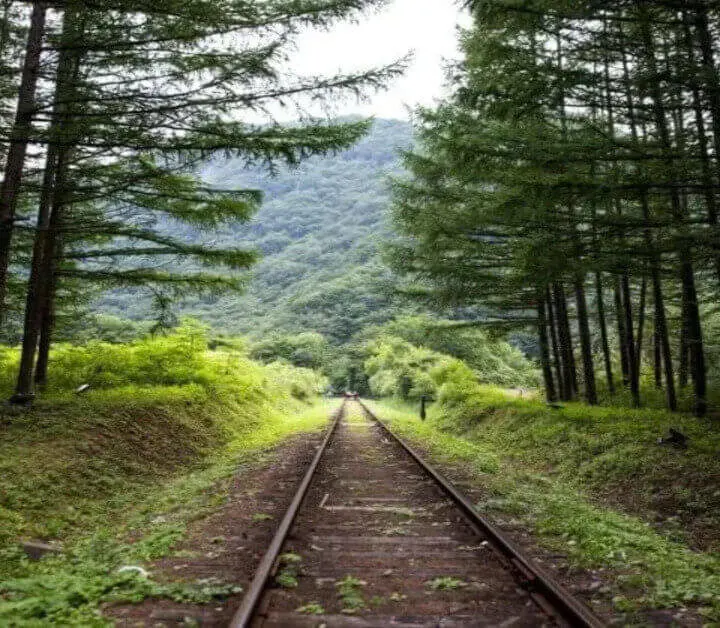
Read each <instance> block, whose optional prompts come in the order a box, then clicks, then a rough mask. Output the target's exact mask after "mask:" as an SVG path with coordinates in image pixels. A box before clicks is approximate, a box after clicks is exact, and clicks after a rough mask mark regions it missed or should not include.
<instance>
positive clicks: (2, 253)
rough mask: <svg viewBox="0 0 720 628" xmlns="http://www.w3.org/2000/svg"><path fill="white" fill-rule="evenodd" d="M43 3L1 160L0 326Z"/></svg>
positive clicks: (34, 20)
mask: <svg viewBox="0 0 720 628" xmlns="http://www.w3.org/2000/svg"><path fill="white" fill-rule="evenodd" d="M48 4H49V3H47V2H34V3H33V11H32V15H31V17H30V29H29V31H28V36H27V46H26V50H25V61H24V62H23V70H22V77H21V79H20V90H19V93H18V103H17V113H16V115H15V122H14V124H13V127H12V131H11V133H10V148H9V150H8V155H7V160H6V162H5V173H4V179H3V182H2V186H0V325H1V324H2V322H3V319H4V317H5V307H6V304H5V299H6V297H7V285H8V272H9V264H10V246H11V244H12V233H13V230H14V225H15V212H16V210H17V202H18V195H19V192H20V185H21V184H22V176H23V170H24V168H25V156H26V154H27V147H28V143H29V142H28V138H29V135H30V131H31V129H32V119H33V115H34V111H35V93H36V91H37V83H38V76H39V73H40V58H41V56H42V44H43V38H44V36H45V18H46V16H47V9H48Z"/></svg>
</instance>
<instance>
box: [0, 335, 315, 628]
mask: <svg viewBox="0 0 720 628" xmlns="http://www.w3.org/2000/svg"><path fill="white" fill-rule="evenodd" d="M53 364H54V366H53V368H55V369H56V372H55V373H53V378H52V380H51V381H52V382H53V384H52V388H50V389H48V390H46V391H45V393H44V394H43V396H42V398H41V399H39V400H38V401H36V403H35V404H34V405H33V406H32V407H31V408H12V407H3V408H0V625H3V626H9V625H12V626H16V625H17V626H23V625H33V626H38V625H78V626H94V625H104V624H105V623H107V622H108V620H107V619H104V618H102V617H101V616H100V607H101V606H102V605H103V604H106V603H110V602H113V603H117V602H120V601H123V600H125V601H133V602H138V601H140V600H142V599H143V598H145V597H149V596H155V597H161V598H166V599H191V600H196V601H205V602H207V601H212V600H217V599H223V598H224V597H227V596H228V595H232V594H233V591H234V589H235V588H236V587H237V584H236V579H235V578H232V579H224V578H223V577H219V578H211V579H210V580H204V579H203V577H201V576H198V577H197V578H193V577H192V576H189V577H187V578H184V579H180V580H177V581H174V582H170V581H168V580H163V579H160V578H158V577H157V575H158V574H157V573H155V572H154V571H153V569H151V568H150V567H149V566H148V565H149V564H150V563H151V562H152V561H154V560H156V559H159V558H161V557H164V556H168V555H170V554H172V553H173V551H174V549H173V548H175V547H176V546H177V544H178V543H179V542H180V540H181V539H183V538H185V537H186V536H187V535H188V533H189V528H190V526H191V524H192V521H194V520H197V519H198V518H201V517H204V516H207V515H209V514H210V513H212V512H214V511H215V510H216V509H217V508H220V507H221V506H222V505H223V504H224V503H225V502H226V501H227V500H228V499H230V498H231V496H232V495H233V494H234V493H233V490H235V491H236V492H237V490H240V489H238V488H237V487H244V486H245V485H247V490H249V487H250V478H251V477H255V476H256V475H257V476H260V475H261V474H262V470H263V469H264V468H266V467H267V466H268V465H272V464H273V463H274V460H275V458H274V457H273V456H274V455H280V451H281V450H278V449H277V448H278V447H280V446H281V445H282V446H283V447H284V446H290V445H283V443H286V442H287V439H288V438H290V437H292V436H293V435H294V434H299V433H303V434H307V433H310V434H312V433H316V432H317V431H318V430H321V428H322V426H324V425H325V423H326V421H327V414H328V412H327V409H326V406H325V404H323V403H317V402H316V401H315V399H316V397H315V396H314V395H315V384H316V382H315V381H314V379H313V378H314V377H315V376H314V375H312V374H311V373H310V372H306V371H304V370H303V369H293V368H292V367H289V366H283V365H269V366H263V365H260V364H257V363H255V362H252V361H251V360H249V359H247V357H246V356H245V355H244V353H243V352H242V351H234V350H229V349H228V350H218V351H208V350H207V342H206V341H205V338H204V337H203V334H202V332H201V331H200V330H198V329H195V328H193V327H185V328H181V329H180V330H179V331H177V332H175V333H173V334H170V335H169V336H158V337H156V338H149V339H144V340H139V341H136V342H134V343H129V344H125V345H110V344H109V343H95V344H91V345H87V346H80V347H71V346H67V347H62V346H61V347H58V349H57V353H56V354H55V356H54V360H53ZM5 366H6V369H7V370H6V371H3V376H7V381H8V382H9V381H11V380H12V374H11V371H12V368H13V362H12V356H10V358H9V362H8V363H6V364H5ZM8 371H9V372H10V374H8ZM6 383H7V382H6V381H5V380H4V379H3V377H0V392H1V393H5V394H6V393H7V390H5V389H3V386H4V385H5V384H6ZM80 384H90V386H89V388H88V389H86V390H84V391H83V392H74V391H75V390H76V388H77V387H78V386H79V385H80ZM301 440H303V442H305V441H306V440H307V439H301ZM276 451H277V454H274V453H273V452H276ZM233 487H236V489H233ZM242 490H245V488H242ZM218 535H219V534H218ZM38 559H39V560H38Z"/></svg>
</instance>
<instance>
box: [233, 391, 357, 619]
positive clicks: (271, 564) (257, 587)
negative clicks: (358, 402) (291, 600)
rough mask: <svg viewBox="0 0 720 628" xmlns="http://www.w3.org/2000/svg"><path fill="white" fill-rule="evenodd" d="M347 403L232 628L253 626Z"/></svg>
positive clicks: (270, 547) (271, 544)
mask: <svg viewBox="0 0 720 628" xmlns="http://www.w3.org/2000/svg"><path fill="white" fill-rule="evenodd" d="M346 404H347V399H345V400H343V403H342V405H341V406H340V408H339V409H338V411H337V413H336V414H335V417H334V419H333V422H332V424H331V426H330V428H329V429H328V431H327V434H325V438H324V439H323V442H322V444H321V445H320V447H319V448H318V450H317V453H316V454H315V457H314V458H313V461H312V462H311V463H310V466H309V467H308V469H307V471H306V472H305V476H304V477H303V479H302V482H301V483H300V486H298V489H297V492H296V493H295V497H293V500H292V502H291V503H290V506H289V507H288V509H287V511H286V512H285V516H284V517H283V519H282V521H281V522H280V525H279V526H278V529H277V532H275V536H274V537H273V540H272V541H271V542H270V545H269V547H268V549H267V551H266V552H265V555H264V556H263V558H262V560H261V561H260V564H259V565H258V568H257V570H256V571H255V576H254V577H253V580H252V582H251V583H250V587H249V588H248V590H247V593H246V594H245V596H244V597H243V600H242V603H241V604H240V608H238V610H237V612H236V613H235V615H233V618H232V620H231V621H230V624H228V625H229V627H230V628H247V626H249V625H250V622H251V621H252V619H253V617H254V615H255V612H256V611H257V608H258V605H259V604H260V600H261V598H262V596H263V592H264V591H265V587H266V586H267V583H268V580H269V579H270V576H271V575H272V573H273V570H274V569H275V566H276V563H277V559H278V556H279V555H280V551H281V550H282V546H283V545H284V544H285V540H286V538H287V535H288V533H289V532H290V529H291V528H292V525H293V523H294V522H295V519H296V517H297V514H298V512H299V510H300V507H301V506H302V503H303V501H304V499H305V495H307V492H308V489H309V488H310V483H311V482H312V479H313V477H314V475H315V471H317V467H318V465H319V464H320V460H321V458H322V457H323V454H324V453H325V450H326V449H327V446H328V443H329V442H330V439H331V438H332V436H333V434H334V433H335V430H336V429H337V426H338V424H339V423H340V421H341V420H342V418H343V416H344V414H345V406H346Z"/></svg>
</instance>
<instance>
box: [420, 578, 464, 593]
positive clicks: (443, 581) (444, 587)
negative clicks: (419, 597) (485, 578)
mask: <svg viewBox="0 0 720 628" xmlns="http://www.w3.org/2000/svg"><path fill="white" fill-rule="evenodd" d="M425 585H426V586H428V587H430V588H431V589H432V590H433V591H454V590H455V589H461V588H462V587H466V586H467V585H468V584H467V582H464V581H462V580H460V579H459V578H453V577H452V576H440V577H438V578H435V579H433V580H428V581H427V582H426V583H425Z"/></svg>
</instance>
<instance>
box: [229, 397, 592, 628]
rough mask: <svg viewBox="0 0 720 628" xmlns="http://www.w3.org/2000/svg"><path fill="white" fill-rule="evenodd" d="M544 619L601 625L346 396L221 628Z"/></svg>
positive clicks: (464, 626) (456, 626) (403, 627)
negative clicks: (244, 590) (231, 615)
mask: <svg viewBox="0 0 720 628" xmlns="http://www.w3.org/2000/svg"><path fill="white" fill-rule="evenodd" d="M278 582H279V583H281V584H278ZM282 585H284V586H282ZM555 625H565V626H567V625H570V626H585V627H587V626H590V627H599V626H603V625H604V624H603V622H602V621H600V620H599V619H598V618H597V617H596V616H595V615H593V614H592V612H590V610H589V609H588V608H587V607H585V606H584V605H583V604H582V603H581V602H580V601H579V600H577V599H576V598H574V597H573V596H572V595H571V594H570V593H569V592H567V591H566V590H565V589H564V588H563V587H562V586H561V585H560V584H558V583H557V582H556V581H555V580H554V579H553V578H552V577H551V576H550V575H548V574H547V573H545V572H544V571H542V570H541V569H539V568H538V567H537V566H536V565H535V564H534V563H533V562H532V561H530V560H529V559H527V558H526V557H524V556H523V555H522V552H520V551H519V549H518V548H517V547H515V546H514V545H513V544H512V543H511V542H510V541H508V540H507V539H506V538H505V537H504V536H503V535H502V534H501V533H500V532H499V531H498V530H497V529H496V528H495V527H494V526H493V525H492V524H491V523H490V522H488V521H487V520H486V519H484V518H483V517H481V516H480V515H479V514H478V513H477V512H476V511H475V509H474V508H473V505H472V504H471V502H470V501H469V500H468V499H467V498H466V497H464V496H463V495H462V494H461V493H460V492H459V491H458V490H457V489H456V488H455V487H453V486H452V485H451V484H450V483H449V482H448V481H447V480H446V479H445V478H444V477H443V476H442V475H441V474H440V473H439V472H438V471H437V470H435V469H434V468H433V467H432V466H431V465H429V464H428V463H427V462H425V461H424V460H423V458H422V457H421V456H420V455H419V454H418V453H417V452H416V451H415V450H413V449H412V448H411V447H410V446H408V445H407V444H406V443H405V442H404V441H402V440H401V439H400V438H398V437H397V436H396V435H395V434H393V432H392V431H391V430H390V429H389V428H388V427H387V426H386V425H385V424H384V423H382V421H381V420H380V419H378V418H377V417H376V416H375V415H374V414H373V413H372V412H371V411H370V410H369V408H367V406H365V405H364V404H363V403H362V402H357V403H355V402H352V401H347V400H345V401H344V402H343V404H342V406H341V407H340V409H339V410H338V411H337V412H336V414H335V415H334V417H333V420H332V423H331V426H330V428H329V429H328V432H327V434H326V436H325V439H324V440H323V443H322V444H321V446H320V447H319V448H318V451H317V453H316V455H315V458H314V459H313V461H312V463H311V464H310V466H309V467H308V470H307V472H306V474H305V476H304V478H303V480H302V482H301V483H300V486H299V487H298V490H297V493H296V494H295V497H294V498H293V501H292V503H291V505H290V507H289V508H288V510H287V512H286V514H285V517H284V518H283V520H282V522H281V523H280V526H279V527H278V530H277V532H276V534H275V537H274V539H273V541H272V543H271V544H270V546H269V548H268V550H267V552H266V554H265V556H264V557H263V559H262V561H261V563H260V565H259V567H258V569H257V571H256V574H255V577H254V579H253V582H252V583H251V585H250V587H249V589H248V591H247V593H246V595H245V596H244V598H243V601H242V604H241V606H240V608H239V609H238V611H237V613H236V614H235V616H234V618H233V620H232V622H231V624H230V626H231V628H249V627H251V626H252V627H263V628H280V627H288V628H291V627H298V628H304V627H307V628H310V627H313V628H318V627H321V626H325V627H327V628H333V627H338V628H345V627H348V628H349V627H358V628H381V627H385V626H389V627H392V626H394V627H396V628H420V627H423V628H430V627H438V628H440V627H442V628H469V627H471V626H472V627H477V626H505V627H510V626H513V627H519V626H555Z"/></svg>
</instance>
